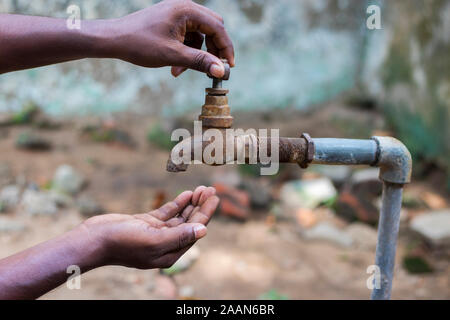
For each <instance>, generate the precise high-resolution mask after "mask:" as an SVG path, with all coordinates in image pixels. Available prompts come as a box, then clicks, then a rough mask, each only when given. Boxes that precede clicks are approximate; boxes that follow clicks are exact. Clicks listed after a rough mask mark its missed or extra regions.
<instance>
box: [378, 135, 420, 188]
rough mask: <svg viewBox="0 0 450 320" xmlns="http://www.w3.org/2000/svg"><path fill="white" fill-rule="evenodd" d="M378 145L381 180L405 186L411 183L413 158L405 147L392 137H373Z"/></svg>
mask: <svg viewBox="0 0 450 320" xmlns="http://www.w3.org/2000/svg"><path fill="white" fill-rule="evenodd" d="M372 139H373V140H375V141H376V143H377V145H378V155H377V163H376V164H375V166H377V167H379V168H380V179H381V180H383V181H385V182H390V183H397V184H405V183H409V182H410V181H411V171H412V158H411V153H410V152H409V150H408V149H407V148H406V147H405V145H404V144H403V143H402V142H400V141H399V140H397V139H395V138H392V137H372Z"/></svg>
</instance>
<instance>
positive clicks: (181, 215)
mask: <svg viewBox="0 0 450 320" xmlns="http://www.w3.org/2000/svg"><path fill="white" fill-rule="evenodd" d="M218 203H219V198H218V197H217V196H215V189H214V188H212V187H208V188H207V187H204V186H200V187H198V188H197V189H196V190H195V191H194V192H192V191H185V192H183V193H181V194H180V195H179V196H178V197H176V198H175V200H173V201H171V202H169V203H167V204H165V205H163V206H162V207H161V208H159V209H158V210H154V211H151V212H148V213H143V214H135V215H124V214H106V215H100V216H95V217H92V218H90V219H88V220H86V221H84V222H83V223H82V224H81V225H79V226H78V227H76V228H75V229H73V230H71V231H69V232H67V233H65V234H63V235H61V236H59V237H57V238H54V239H52V240H49V241H47V242H44V243H41V244H39V245H37V246H35V247H32V248H29V249H27V250H25V251H22V252H20V253H17V254H15V255H13V256H10V257H7V258H5V259H3V260H0V299H36V298H38V297H39V296H41V295H43V294H44V293H46V292H48V291H50V290H52V289H54V288H56V287H57V286H59V285H61V284H62V283H64V282H65V281H67V279H68V277H69V276H70V274H68V273H67V272H66V270H67V267H69V266H70V265H77V266H79V267H80V269H81V272H86V271H89V270H92V269H94V268H98V267H101V266H105V265H120V266H125V267H131V268H139V269H151V268H167V267H170V266H171V265H172V264H173V263H175V261H177V260H178V259H179V258H180V257H181V256H182V255H183V254H184V253H185V252H186V251H187V250H188V249H189V248H190V247H191V246H192V245H193V244H194V243H195V242H196V241H197V240H198V239H200V238H202V237H204V236H205V235H206V225H207V224H208V222H209V220H210V219H211V216H212V214H213V213H214V211H215V209H216V208H217V205H218Z"/></svg>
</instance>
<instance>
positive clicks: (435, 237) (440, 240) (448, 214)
mask: <svg viewBox="0 0 450 320" xmlns="http://www.w3.org/2000/svg"><path fill="white" fill-rule="evenodd" d="M410 227H411V229H412V230H414V231H415V232H417V233H419V234H420V235H422V236H423V237H424V238H425V239H426V240H428V241H429V242H431V244H433V245H439V246H440V245H446V246H449V245H450V210H440V211H434V212H430V213H424V214H421V215H419V216H416V217H415V218H413V219H412V221H411V224H410Z"/></svg>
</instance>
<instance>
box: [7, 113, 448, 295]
mask: <svg viewBox="0 0 450 320" xmlns="http://www.w3.org/2000/svg"><path fill="white" fill-rule="evenodd" d="M346 112H350V113H351V114H350V116H351V117H352V118H353V119H359V120H355V122H359V123H361V126H360V127H361V128H357V129H355V130H365V122H367V123H376V122H377V121H382V120H381V119H379V117H377V116H376V115H371V114H370V113H369V114H366V113H367V112H362V111H345V110H341V109H339V112H337V109H336V107H335V106H333V105H330V106H327V107H326V108H323V110H321V111H320V112H317V113H315V114H314V115H311V114H300V113H299V114H296V115H295V116H292V115H290V116H289V115H288V114H286V115H283V114H280V115H279V116H278V117H277V118H276V119H270V118H269V117H268V116H267V115H265V116H262V117H261V118H254V117H253V118H252V117H249V118H246V117H245V116H242V117H239V119H236V121H235V124H236V125H235V126H236V127H244V128H245V127H251V126H253V127H256V128H257V127H269V128H271V127H273V128H275V127H278V126H281V125H282V128H283V129H282V130H281V133H280V134H281V135H285V136H293V135H297V136H299V135H300V134H301V132H309V133H310V134H311V135H312V136H314V137H319V136H322V137H323V136H339V135H340V136H341V137H342V136H346V135H348V133H347V132H348V131H345V130H343V131H340V129H339V125H337V127H336V126H334V127H331V126H329V125H328V123H329V120H330V118H333V119H336V118H335V117H336V115H342V114H345V113H346ZM363 113H364V114H365V115H362V114H363ZM193 117H194V116H192V118H193ZM358 117H359V118H358ZM86 121H87V120H86V119H84V120H80V121H77V122H76V123H75V124H66V125H65V126H64V127H63V128H62V129H60V130H57V131H39V134H40V135H42V136H45V137H47V138H49V139H50V140H51V141H52V143H53V145H54V146H55V147H54V149H53V150H52V151H51V152H32V153H31V152H26V151H21V150H18V149H17V148H15V146H14V141H15V139H16V137H17V135H18V134H19V133H20V132H22V131H24V130H26V128H24V127H14V128H10V129H8V131H7V133H6V134H5V135H6V136H5V137H4V138H2V139H0V154H1V162H2V163H6V164H8V165H9V166H10V167H11V168H12V171H13V173H14V174H15V175H16V176H21V177H23V178H24V179H26V181H34V182H36V183H37V184H38V185H43V184H45V183H46V182H47V181H49V180H51V178H52V176H53V174H54V171H55V169H56V168H57V167H58V166H59V165H61V164H70V165H72V166H73V167H74V168H76V169H77V170H79V171H80V172H82V173H83V174H84V175H85V176H86V177H87V178H88V180H89V184H88V186H87V188H86V190H84V191H83V192H85V193H88V194H89V195H92V196H93V197H95V199H97V200H98V201H99V202H100V203H101V204H102V206H103V207H105V209H106V210H107V211H108V212H119V213H138V212H146V211H148V210H149V209H150V207H151V203H152V201H153V199H154V197H155V194H156V193H157V192H158V191H161V190H163V191H164V192H165V193H167V196H168V198H170V197H172V196H174V195H176V194H177V193H178V192H179V191H181V190H184V189H193V188H195V187H196V186H197V185H199V184H211V183H212V182H213V181H211V177H212V176H213V175H214V174H215V171H216V170H218V169H217V168H213V167H208V166H204V165H197V166H191V167H190V168H189V169H188V171H187V172H185V173H177V174H174V173H168V172H166V170H165V166H166V161H167V157H168V152H167V151H164V150H160V149H157V148H155V147H152V146H149V145H148V144H147V143H146V140H145V136H146V133H147V129H148V127H149V125H150V124H151V123H154V120H152V119H147V118H144V117H138V116H132V115H121V116H120V117H118V120H117V121H118V122H120V124H121V126H123V127H124V128H126V129H127V131H128V132H129V133H130V134H131V135H132V136H133V138H134V139H135V140H136V141H137V142H138V146H137V148H136V149H133V150H130V149H126V148H120V147H116V146H110V145H105V144H100V143H94V142H87V141H82V140H81V139H80V135H79V130H78V128H79V127H80V124H81V123H85V122H86ZM325 121H327V122H325ZM339 121H340V120H339V119H338V120H337V121H334V122H333V123H338V124H339V123H340V122H339ZM345 126H346V125H345V124H344V125H343V127H345ZM355 134H357V133H355ZM363 138H366V137H365V136H363ZM220 170H222V172H223V174H226V173H227V171H228V170H236V168H234V167H233V166H227V167H226V168H221V169H220ZM290 170H292V171H293V172H294V171H296V170H300V169H299V168H297V167H295V168H294V167H292V169H290ZM7 215H9V216H11V217H15V218H16V219H17V220H19V221H23V222H24V223H25V224H26V226H27V229H26V231H25V232H21V233H8V234H0V258H2V257H6V256H8V255H10V254H13V253H15V252H18V251H20V250H23V249H25V248H27V247H30V246H32V245H35V244H37V243H39V242H42V241H45V240H47V239H50V238H51V237H53V236H56V235H58V234H60V233H62V232H65V231H67V230H69V229H70V228H72V227H74V226H75V225H77V224H78V223H79V222H80V221H82V219H83V218H82V217H81V216H80V215H79V213H78V212H76V210H74V209H66V210H61V212H60V213H58V214H57V215H55V216H35V217H30V216H28V215H26V214H25V213H22V212H15V213H8V214H7ZM266 217H267V212H258V213H254V214H252V218H251V219H249V220H248V221H247V222H238V221H234V220H231V219H229V218H225V217H221V216H216V217H215V218H214V219H213V221H212V222H211V223H210V225H209V227H208V235H207V237H206V238H205V239H204V240H202V241H200V242H199V243H198V244H197V246H198V247H199V249H200V255H199V257H198V259H197V260H196V261H195V262H194V264H193V265H192V266H191V267H190V268H188V269H187V270H186V271H184V272H181V273H177V274H175V275H174V276H172V277H168V276H165V275H162V274H161V273H160V272H159V271H158V270H148V271H145V270H134V269H127V268H123V267H104V268H100V269H96V270H93V271H91V272H89V273H87V274H84V275H83V276H82V288H81V290H69V289H68V288H67V287H66V286H65V285H63V286H60V287H59V288H57V289H55V290H53V291H52V292H49V293H48V294H46V295H45V296H43V297H42V298H43V299H162V298H183V293H184V292H189V294H188V296H189V297H190V298H199V299H258V298H260V297H261V295H262V294H264V293H267V292H269V291H271V290H275V291H276V292H278V293H279V294H282V295H283V296H286V297H288V298H290V299H367V298H368V297H369V296H370V291H369V289H367V286H366V281H367V279H368V277H369V274H367V273H366V269H367V267H368V266H369V265H372V264H373V263H374V256H375V253H374V251H369V250H362V249H344V248H341V247H337V246H334V245H332V244H329V243H325V242H318V241H306V240H304V239H302V238H301V237H300V236H299V235H298V232H297V230H296V227H295V225H293V224H292V223H290V222H287V221H280V222H277V223H276V224H275V225H274V226H273V225H268V223H267V219H266ZM406 245H407V243H405V241H404V239H403V238H402V237H401V238H400V242H399V249H398V254H397V258H398V260H399V259H400V257H401V256H402V253H403V252H404V250H405V248H406ZM439 263H440V264H439V266H440V267H439V268H438V270H437V271H436V272H434V273H432V274H429V275H411V274H408V273H407V272H406V271H405V270H404V269H403V268H402V267H401V264H400V263H397V268H396V271H395V279H394V284H393V294H392V298H394V299H450V265H449V263H448V261H441V262H439Z"/></svg>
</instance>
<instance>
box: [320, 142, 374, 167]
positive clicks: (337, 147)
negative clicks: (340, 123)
mask: <svg viewBox="0 0 450 320" xmlns="http://www.w3.org/2000/svg"><path fill="white" fill-rule="evenodd" d="M313 142H314V146H315V150H316V151H315V154H314V159H313V162H312V163H315V164H344V165H351V164H367V165H373V164H375V163H376V162H377V151H378V146H377V143H376V141H375V140H357V139H333V138H319V139H313Z"/></svg>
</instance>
